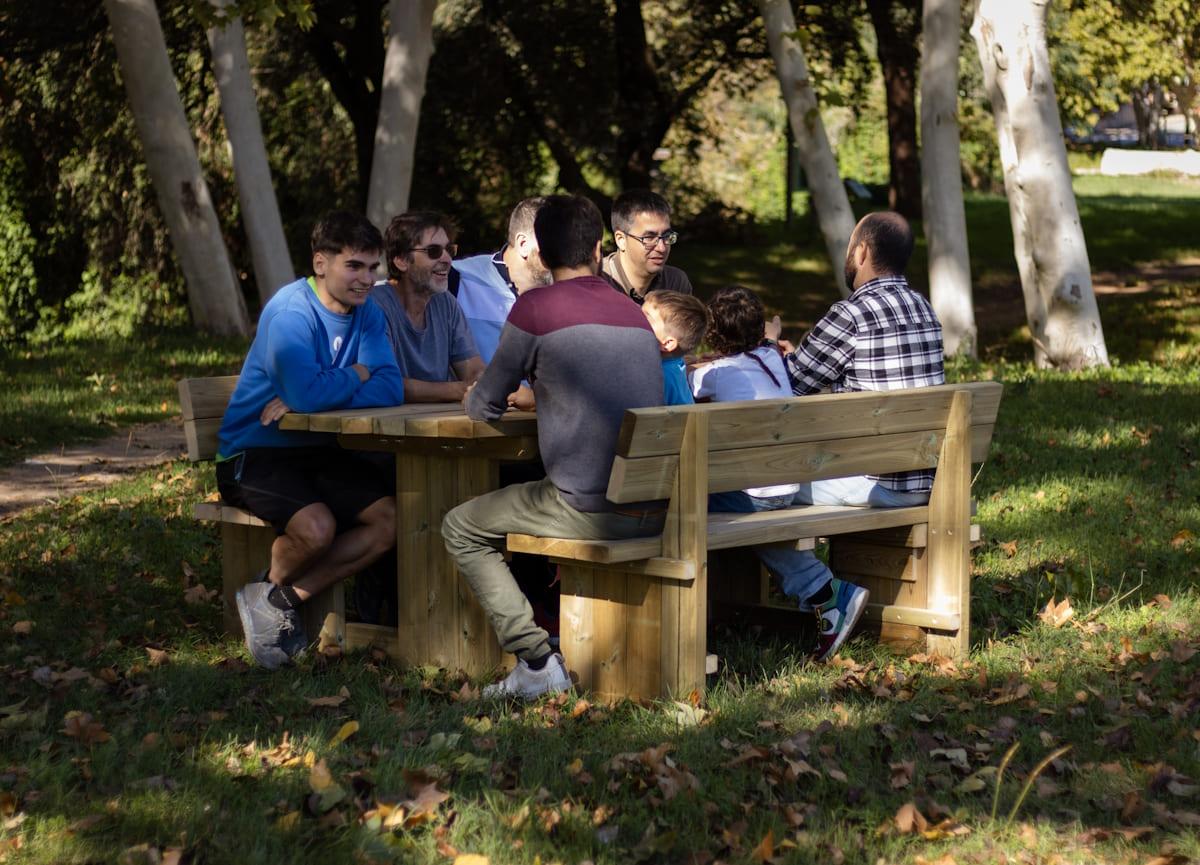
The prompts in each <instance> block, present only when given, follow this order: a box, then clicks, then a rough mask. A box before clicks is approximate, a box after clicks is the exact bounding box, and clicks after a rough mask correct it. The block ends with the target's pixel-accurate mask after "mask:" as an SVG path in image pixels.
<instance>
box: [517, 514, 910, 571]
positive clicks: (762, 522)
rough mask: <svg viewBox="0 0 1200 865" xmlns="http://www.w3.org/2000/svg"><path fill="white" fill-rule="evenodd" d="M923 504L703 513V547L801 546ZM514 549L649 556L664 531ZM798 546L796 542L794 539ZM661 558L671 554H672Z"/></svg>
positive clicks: (885, 522)
mask: <svg viewBox="0 0 1200 865" xmlns="http://www.w3.org/2000/svg"><path fill="white" fill-rule="evenodd" d="M927 514H928V508H927V507H926V506H925V505H918V506H915V507H909V508H853V507H845V506H842V505H806V506H803V507H798V508H785V509H783V510H778V511H761V512H759V513H755V514H728V513H710V514H707V515H706V517H707V519H706V531H707V540H706V549H708V550H721V549H728V548H730V547H748V546H754V545H755V544H770V543H781V542H785V541H797V539H803V540H805V541H806V542H805V543H804V544H803V546H802V548H804V549H811V548H812V544H811V543H810V542H808V541H811V539H812V538H818V537H827V536H829V535H837V534H843V533H845V532H850V531H870V530H873V529H880V528H890V527H894V526H909V525H913V524H914V523H921V522H924V521H925V519H926V516H927ZM509 538H510V540H511V542H512V544H513V545H512V546H511V547H510V549H511V550H512V551H513V552H521V553H535V554H538V555H549V556H553V557H554V558H557V559H562V560H564V561H566V560H574V561H582V562H593V563H596V564H616V563H620V562H635V561H639V560H645V559H652V558H655V557H657V556H658V554H659V552H660V551H663V552H665V551H666V549H667V548H668V546H667V532H666V531H664V534H663V535H662V536H661V537H656V536H651V537H648V538H628V539H624V540H616V541H592V540H574V539H569V538H539V537H534V536H532V535H510V536H509ZM797 548H798V549H799V548H801V545H800V544H799V543H797ZM663 558H667V559H672V558H676V557H673V556H664V557H663Z"/></svg>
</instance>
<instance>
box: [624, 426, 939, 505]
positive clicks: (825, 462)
mask: <svg viewBox="0 0 1200 865" xmlns="http://www.w3.org/2000/svg"><path fill="white" fill-rule="evenodd" d="M944 436H945V433H944V431H941V430H938V431H932V430H919V431H916V432H906V433H894V434H891V435H880V436H864V437H859V438H852V439H843V440H840V441H828V442H807V443H802V444H790V445H779V446H775V447H753V448H742V449H738V450H726V451H720V452H716V453H712V454H711V455H710V458H709V477H708V491H709V492H725V491H728V490H740V489H744V488H746V487H753V486H765V485H767V484H784V483H795V482H807V481H816V480H823V479H826V478H838V477H849V476H852V475H862V474H885V473H889V472H902V471H911V470H914V469H926V468H932V467H934V466H936V465H937V462H938V455H939V453H940V452H941V446H942V439H943V438H944ZM677 466H678V457H669V456H665V457H644V458H640V459H628V458H625V457H616V458H615V459H614V460H613V468H612V474H611V475H610V476H609V485H608V491H607V497H608V499H609V501H612V502H616V503H618V504H623V503H628V502H641V501H651V500H657V499H664V498H668V497H669V496H670V494H671V481H672V479H673V477H674V472H675V470H676V467H677Z"/></svg>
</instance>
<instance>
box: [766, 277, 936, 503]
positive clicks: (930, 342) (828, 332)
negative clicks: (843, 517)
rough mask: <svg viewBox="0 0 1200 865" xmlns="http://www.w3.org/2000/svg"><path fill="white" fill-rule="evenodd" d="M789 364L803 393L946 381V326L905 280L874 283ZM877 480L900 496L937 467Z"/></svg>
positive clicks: (918, 487) (920, 486)
mask: <svg viewBox="0 0 1200 865" xmlns="http://www.w3.org/2000/svg"><path fill="white" fill-rule="evenodd" d="M784 362H785V366H786V367H787V372H788V379H789V381H790V383H791V385H792V392H793V393H795V394H796V395H797V396H804V395H806V394H810V393H816V392H817V391H819V390H823V389H824V388H830V389H831V390H832V391H833V392H834V393H841V392H843V391H863V390H899V389H900V388H906V387H926V386H929V385H935V384H944V383H945V381H946V375H945V368H944V365H943V353H942V325H941V324H940V323H939V322H938V320H937V316H936V315H935V314H934V312H933V307H932V306H930V304H929V301H928V300H926V299H925V298H924V297H923V296H921V295H920V294H918V293H917V292H915V291H913V290H912V289H911V288H909V287H908V281H907V280H906V279H905V278H904V277H902V276H884V277H880V278H879V279H873V280H871V281H870V282H867V283H864V284H863V285H861V286H859V288H858V289H856V290H855V292H854V293H853V294H852V295H850V297H849V298H847V299H846V300H841V301H838V302H837V303H835V304H834V305H833V306H832V307H830V309H829V312H827V313H825V317H824V318H822V319H821V320H820V321H818V322H817V323H816V325H815V326H814V327H813V329H812V331H811V332H810V333H809V334H808V335H807V336H805V337H804V339H803V340H801V342H800V347H799V348H797V349H796V352H795V353H794V354H789V355H787V356H786V357H785V358H784ZM870 477H871V480H874V481H876V482H877V483H879V484H880V485H881V486H885V487H887V488H889V489H892V490H897V491H900V492H919V491H927V490H929V489H930V488H931V487H932V485H933V470H932V469H928V470H924V471H914V472H899V473H896V474H890V475H881V476H876V475H872V476H870Z"/></svg>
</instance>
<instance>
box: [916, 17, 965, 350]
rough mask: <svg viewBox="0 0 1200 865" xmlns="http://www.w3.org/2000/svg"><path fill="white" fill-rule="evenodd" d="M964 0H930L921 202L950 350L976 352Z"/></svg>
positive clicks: (936, 300)
mask: <svg viewBox="0 0 1200 865" xmlns="http://www.w3.org/2000/svg"><path fill="white" fill-rule="evenodd" d="M959 9H960V2H959V0H925V3H924V12H923V20H922V24H921V28H922V32H923V33H924V34H925V46H924V51H923V52H922V56H921V204H922V210H923V212H924V228H925V243H926V246H927V247H928V248H929V299H930V301H931V302H932V303H933V309H934V312H936V313H937V316H938V320H939V321H941V323H942V337H943V339H944V341H945V347H946V355H947V356H951V355H955V354H964V355H967V356H968V357H975V352H976V335H975V307H974V304H973V303H972V300H971V259H970V255H969V254H968V249H967V217H966V213H965V212H964V210H963V192H962V167H961V165H960V164H959V163H960V158H961V157H960V155H959V140H958V40H959V38H960V36H959V33H960V31H959Z"/></svg>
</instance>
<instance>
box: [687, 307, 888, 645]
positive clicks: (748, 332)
mask: <svg viewBox="0 0 1200 865" xmlns="http://www.w3.org/2000/svg"><path fill="white" fill-rule="evenodd" d="M708 309H709V313H710V314H711V316H712V323H711V324H710V326H709V330H708V335H707V342H708V345H709V347H710V348H711V349H712V350H713V351H714V352H716V353H717V354H718V355H720V357H718V358H717V359H716V360H713V361H710V362H708V363H706V364H703V365H702V366H698V367H696V369H695V370H693V372H692V375H691V386H692V393H693V395H694V396H695V397H696V399H697V400H702V399H705V398H708V399H711V400H712V401H713V402H732V401H736V400H753V399H772V398H775V397H790V396H792V392H791V388H790V387H789V386H788V377H787V372H786V371H785V370H784V367H783V360H782V358H781V357H780V354H779V350H778V349H777V348H775V346H773V345H769V344H768V345H763V344H762V343H763V334H764V327H765V314H764V312H763V305H762V301H761V300H759V299H758V295H756V294H755V293H754V292H752V291H750V289H748V288H743V287H742V286H740V285H731V286H726V287H725V288H722V289H720V290H719V291H717V293H716V294H715V295H713V298H712V300H711V301H709V304H708ZM811 486H812V485H811V484H778V485H774V486H767V487H752V488H750V489H746V490H736V491H733V492H726V493H714V494H712V495H711V496H710V497H709V505H708V507H709V510H711V511H724V512H733V513H754V512H757V511H771V510H778V509H779V508H786V507H791V506H793V505H806V504H812V490H811ZM753 549H754V552H755V554H757V555H758V557H759V559H761V560H762V563H763V564H764V565H766V566H767V569H768V570H769V571H771V572H772V573H773V574H775V576H776V577H778V578H779V581H780V584H781V586H782V587H783V591H784V593H785V594H787V595H788V596H789V597H792V598H795V599H796V600H797V601H799V603H800V607H801V609H812V610H814V611H815V612H816V614H817V617H818V620H819V627H818V648H817V651H816V653H815V654H814V658H815V659H816V660H818V661H824V660H827V659H829V658H831V657H833V655H834V653H836V652H837V650H838V648H839V647H840V646H841V645H842V643H843V642H845V640H846V638H847V637H848V636H849V635H850V632H851V631H852V630H853V629H854V626H855V624H857V622H858V619H859V617H860V616H861V615H862V612H863V610H864V609H865V608H866V604H867V596H868V593H867V590H866V589H864V588H863V587H862V586H857V585H855V584H854V583H850V582H846V581H845V580H839V579H838V578H837V577H835V576H834V575H833V573H832V572H831V571H830V570H829V568H828V567H826V565H825V563H824V562H822V561H821V560H820V559H818V558H817V557H816V555H815V554H814V553H813V552H812V550H797V549H794V548H789V547H781V546H757V547H754V548H753Z"/></svg>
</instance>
